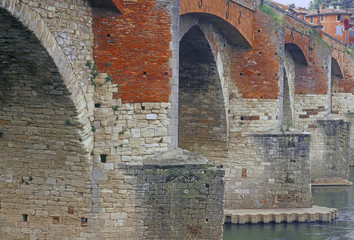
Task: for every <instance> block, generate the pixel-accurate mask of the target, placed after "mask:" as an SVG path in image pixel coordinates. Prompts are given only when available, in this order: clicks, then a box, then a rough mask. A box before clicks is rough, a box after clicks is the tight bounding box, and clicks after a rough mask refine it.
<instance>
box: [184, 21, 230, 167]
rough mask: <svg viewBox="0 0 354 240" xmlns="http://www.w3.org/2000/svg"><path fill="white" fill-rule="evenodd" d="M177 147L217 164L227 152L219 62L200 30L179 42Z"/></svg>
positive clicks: (195, 30)
mask: <svg viewBox="0 0 354 240" xmlns="http://www.w3.org/2000/svg"><path fill="white" fill-rule="evenodd" d="M179 58H180V78H179V111H178V123H179V124H178V145H179V147H180V148H184V149H187V150H190V151H194V152H196V153H199V154H202V155H204V156H207V157H209V158H210V159H214V160H217V159H219V158H224V157H225V154H226V151H227V127H226V125H227V124H226V113H225V105H224V97H223V92H222V86H221V81H220V76H219V73H218V70H217V66H216V62H215V60H214V56H213V53H212V50H211V48H210V45H209V43H208V41H207V40H206V38H205V36H204V34H203V32H202V31H201V29H200V28H199V27H198V26H194V27H192V28H191V29H190V30H189V31H188V32H187V33H186V34H185V35H184V37H183V38H182V40H181V42H180V54H179Z"/></svg>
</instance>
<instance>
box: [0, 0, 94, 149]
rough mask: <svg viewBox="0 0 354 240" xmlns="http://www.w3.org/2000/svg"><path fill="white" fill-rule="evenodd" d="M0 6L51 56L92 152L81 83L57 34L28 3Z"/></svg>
mask: <svg viewBox="0 0 354 240" xmlns="http://www.w3.org/2000/svg"><path fill="white" fill-rule="evenodd" d="M0 9H2V11H4V13H5V12H6V15H8V18H11V17H13V18H14V21H17V22H18V23H20V25H22V26H23V27H24V28H25V29H27V30H29V31H31V32H32V33H33V37H35V38H36V39H37V40H38V42H39V43H40V45H42V47H43V51H45V52H46V53H47V54H48V55H49V56H50V58H51V59H52V62H53V63H54V65H55V67H56V68H57V71H58V73H59V74H60V76H61V82H63V84H64V86H65V88H66V89H67V90H68V92H69V93H70V96H69V97H70V99H71V101H72V102H73V103H74V106H75V112H76V115H77V117H76V120H77V121H78V122H79V124H80V128H79V134H80V138H81V140H82V144H83V146H85V147H87V148H88V149H87V150H86V151H85V154H88V155H89V153H90V152H91V148H92V142H93V134H92V131H91V126H90V125H91V123H90V120H89V112H88V106H87V103H86V100H85V96H84V92H83V89H82V87H81V83H80V82H79V80H78V79H77V78H76V76H75V74H74V71H73V69H72V65H71V63H70V60H69V59H68V57H67V56H66V54H65V53H64V50H63V49H62V48H61V46H60V45H59V44H58V42H57V41H56V39H55V36H54V35H53V34H52V33H51V31H50V30H49V28H48V27H47V25H46V23H45V22H44V20H43V19H42V17H41V16H40V15H39V13H37V12H35V11H34V10H33V9H31V8H30V7H29V6H28V5H27V4H25V3H22V2H21V1H20V2H18V1H17V0H3V1H1V2H0ZM86 152H87V153H86Z"/></svg>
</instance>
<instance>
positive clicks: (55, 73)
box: [0, 1, 92, 239]
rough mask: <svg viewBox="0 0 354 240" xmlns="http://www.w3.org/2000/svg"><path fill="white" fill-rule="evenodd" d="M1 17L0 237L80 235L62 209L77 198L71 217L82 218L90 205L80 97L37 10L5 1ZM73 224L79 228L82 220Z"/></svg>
mask: <svg viewBox="0 0 354 240" xmlns="http://www.w3.org/2000/svg"><path fill="white" fill-rule="evenodd" d="M0 19H1V23H0V24H1V27H0V149H1V151H0V169H2V170H1V171H0V185H1V193H2V194H1V195H2V196H4V195H5V196H10V195H11V197H10V198H9V197H5V198H3V197H1V196H0V204H1V205H2V206H7V207H6V208H3V209H2V214H3V218H2V219H1V220H0V225H1V226H4V228H0V235H1V236H3V237H4V238H6V239H20V238H21V239H22V238H36V239H37V238H42V236H43V235H42V234H43V232H42V229H46V230H45V231H48V233H46V234H47V237H48V238H55V237H57V236H56V233H57V231H58V229H60V230H59V231H65V232H66V234H67V235H71V236H72V237H79V236H80V231H75V230H74V228H72V227H71V226H72V225H73V224H72V219H73V217H72V216H73V215H68V214H71V213H70V212H69V211H68V210H65V209H64V208H63V206H68V205H69V202H68V200H67V199H68V198H75V201H77V203H79V204H77V203H73V204H74V206H72V207H73V211H74V212H75V213H78V214H80V215H81V214H82V215H84V214H85V210H86V209H89V208H91V207H92V204H91V198H90V191H89V190H88V191H87V189H90V187H91V186H90V180H91V168H90V167H91V166H92V163H91V156H90V152H91V151H90V149H91V148H92V133H91V127H90V123H89V119H88V111H87V106H86V102H85V98H84V94H83V92H82V90H81V88H80V85H79V82H78V81H77V79H76V78H75V75H74V74H73V71H72V68H71V65H70V64H69V61H68V60H67V58H66V56H65V54H64V53H63V50H62V49H61V48H60V47H59V45H58V44H57V42H56V41H55V38H54V36H52V35H51V33H50V31H49V29H48V28H47V27H46V26H45V24H44V22H43V21H42V20H41V19H40V17H39V16H37V15H36V13H34V12H32V10H30V9H29V8H27V6H25V5H23V4H16V3H15V1H2V2H1V4H0ZM7 194H10V195H7ZM50 209H55V219H54V217H52V216H53V214H54V213H53V210H52V212H51V210H50ZM23 216H27V217H26V218H25V220H26V221H28V222H31V224H33V228H32V227H31V230H29V229H28V226H29V225H28V224H22V225H21V226H20V227H19V226H18V225H19V223H20V222H21V221H24V220H23V219H22V217H23ZM3 219H5V220H6V221H3ZM68 219H70V220H68ZM74 219H76V222H75V223H78V225H79V224H80V218H79V217H75V218H74ZM52 221H57V222H58V224H59V225H57V226H55V225H53V223H52ZM74 221H75V220H74ZM69 222H70V223H69ZM69 225H70V226H69ZM36 226H38V227H36ZM54 228H55V229H56V230H55V229H54Z"/></svg>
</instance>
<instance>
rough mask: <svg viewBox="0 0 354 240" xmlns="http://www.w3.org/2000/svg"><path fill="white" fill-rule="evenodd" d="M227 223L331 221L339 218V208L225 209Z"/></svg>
mask: <svg viewBox="0 0 354 240" xmlns="http://www.w3.org/2000/svg"><path fill="white" fill-rule="evenodd" d="M224 216H225V223H234V224H245V223H281V222H287V223H291V222H315V221H320V222H330V221H332V220H334V219H336V218H338V210H337V209H335V208H327V207H320V206H315V205H314V206H313V207H312V208H283V209H238V210H228V209H225V210H224Z"/></svg>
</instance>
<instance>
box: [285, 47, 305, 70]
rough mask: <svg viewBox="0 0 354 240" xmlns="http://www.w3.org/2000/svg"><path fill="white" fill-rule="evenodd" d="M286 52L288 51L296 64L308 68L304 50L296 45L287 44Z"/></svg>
mask: <svg viewBox="0 0 354 240" xmlns="http://www.w3.org/2000/svg"><path fill="white" fill-rule="evenodd" d="M285 50H288V51H289V52H290V54H291V56H292V57H293V59H294V61H295V63H296V64H300V65H303V66H308V64H307V60H306V57H305V55H304V53H303V52H302V50H301V49H300V48H299V46H297V45H296V44H294V43H286V44H285Z"/></svg>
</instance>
